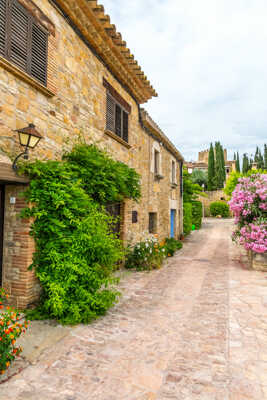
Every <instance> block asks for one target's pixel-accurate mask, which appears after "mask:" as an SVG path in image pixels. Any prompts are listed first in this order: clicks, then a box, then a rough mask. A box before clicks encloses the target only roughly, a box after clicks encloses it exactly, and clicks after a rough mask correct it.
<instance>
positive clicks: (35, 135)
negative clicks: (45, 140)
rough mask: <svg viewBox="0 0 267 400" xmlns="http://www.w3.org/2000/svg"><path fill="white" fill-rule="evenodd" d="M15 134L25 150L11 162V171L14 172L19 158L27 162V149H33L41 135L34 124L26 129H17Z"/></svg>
mask: <svg viewBox="0 0 267 400" xmlns="http://www.w3.org/2000/svg"><path fill="white" fill-rule="evenodd" d="M16 132H18V135H19V141H20V144H21V146H23V147H25V150H24V152H23V153H21V154H19V155H18V156H17V157H16V158H15V160H14V162H13V169H14V170H15V171H16V170H17V169H18V166H17V162H18V160H19V158H21V157H23V158H24V160H28V158H29V149H34V148H35V147H36V146H37V144H38V143H39V142H40V140H41V139H42V135H40V133H39V132H38V131H37V129H36V128H35V125H34V124H29V126H27V127H26V128H22V129H18V130H16Z"/></svg>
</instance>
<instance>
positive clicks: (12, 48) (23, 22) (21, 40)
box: [8, 0, 30, 71]
mask: <svg viewBox="0 0 267 400" xmlns="http://www.w3.org/2000/svg"><path fill="white" fill-rule="evenodd" d="M10 19H11V22H10V29H11V32H10V40H9V46H8V58H9V59H10V60H11V61H12V62H13V63H14V64H16V65H17V66H19V67H20V68H22V69H23V70H24V71H27V69H28V68H27V66H28V65H27V61H28V53H29V43H30V40H29V39H30V38H29V34H30V32H29V14H28V12H27V11H26V10H25V8H24V7H22V5H21V4H19V3H18V2H17V1H16V0H13V1H12V2H11V9H10Z"/></svg>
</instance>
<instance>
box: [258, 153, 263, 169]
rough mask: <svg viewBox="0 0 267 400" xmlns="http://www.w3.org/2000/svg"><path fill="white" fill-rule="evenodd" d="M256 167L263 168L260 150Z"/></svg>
mask: <svg viewBox="0 0 267 400" xmlns="http://www.w3.org/2000/svg"><path fill="white" fill-rule="evenodd" d="M258 169H264V158H263V156H262V154H261V151H260V150H259V153H258Z"/></svg>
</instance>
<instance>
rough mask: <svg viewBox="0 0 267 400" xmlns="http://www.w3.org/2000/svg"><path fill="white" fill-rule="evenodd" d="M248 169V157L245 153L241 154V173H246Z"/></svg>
mask: <svg viewBox="0 0 267 400" xmlns="http://www.w3.org/2000/svg"><path fill="white" fill-rule="evenodd" d="M248 171H249V159H248V155H247V154H246V153H244V154H243V162H242V173H243V174H246V173H247V172H248Z"/></svg>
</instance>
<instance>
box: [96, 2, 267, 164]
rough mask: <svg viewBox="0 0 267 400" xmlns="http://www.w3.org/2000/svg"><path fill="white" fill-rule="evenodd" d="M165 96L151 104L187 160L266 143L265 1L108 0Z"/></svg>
mask: <svg viewBox="0 0 267 400" xmlns="http://www.w3.org/2000/svg"><path fill="white" fill-rule="evenodd" d="M99 3H102V4H103V5H104V7H105V11H106V13H107V14H109V15H110V17H111V22H112V23H114V24H115V25H116V26H117V30H118V31H120V32H121V33H122V36H123V39H124V40H126V41H127V46H128V47H129V48H130V49H131V51H132V53H133V54H134V56H135V58H136V59H137V61H138V62H139V64H140V65H141V67H142V69H143V71H144V72H145V74H146V75H147V76H148V79H149V80H150V81H151V83H152V84H153V86H154V88H155V89H156V90H157V92H158V94H159V97H158V98H154V99H152V100H150V101H149V102H148V103H147V104H145V107H146V109H147V110H148V112H149V113H150V114H151V116H152V118H153V119H154V120H155V121H156V122H157V123H158V125H159V126H160V127H161V128H162V129H163V130H164V132H165V133H166V134H167V135H168V136H169V138H170V139H171V140H172V141H173V143H174V144H175V145H176V146H177V147H178V149H179V150H181V152H182V153H183V155H184V157H185V158H186V159H187V160H193V159H196V158H197V153H198V151H199V150H203V149H205V148H208V147H209V144H210V142H211V141H215V140H220V141H221V143H223V144H224V146H225V147H227V148H228V151H229V157H228V158H231V157H232V156H233V152H234V151H237V150H239V152H240V153H244V152H247V153H249V154H251V153H254V152H255V146H256V144H258V145H260V146H262V147H263V144H264V142H265V143H267V22H266V21H267V1H266V0H202V1H199V0H128V1H126V0H101V1H99Z"/></svg>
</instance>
